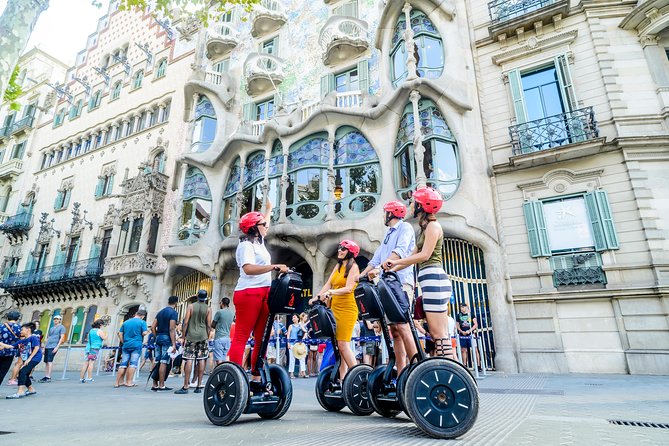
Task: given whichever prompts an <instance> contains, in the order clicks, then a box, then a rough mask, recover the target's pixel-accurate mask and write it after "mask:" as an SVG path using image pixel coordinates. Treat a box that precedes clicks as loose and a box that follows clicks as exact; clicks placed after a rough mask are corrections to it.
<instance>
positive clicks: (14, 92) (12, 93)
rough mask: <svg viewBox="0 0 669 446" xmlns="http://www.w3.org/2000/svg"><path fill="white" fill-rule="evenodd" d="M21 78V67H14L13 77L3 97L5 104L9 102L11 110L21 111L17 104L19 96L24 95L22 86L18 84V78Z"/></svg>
mask: <svg viewBox="0 0 669 446" xmlns="http://www.w3.org/2000/svg"><path fill="white" fill-rule="evenodd" d="M17 77H19V66H18V65H17V66H16V67H14V71H13V72H12V75H11V77H10V78H9V83H8V84H7V89H6V90H5V95H4V97H3V101H4V102H9V103H10V105H9V108H10V110H19V109H20V108H21V105H20V104H18V103H17V102H16V100H17V99H18V97H19V96H21V95H22V94H23V90H22V89H21V86H20V85H19V84H18V83H16V78H17Z"/></svg>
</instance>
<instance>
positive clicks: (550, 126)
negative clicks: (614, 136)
mask: <svg viewBox="0 0 669 446" xmlns="http://www.w3.org/2000/svg"><path fill="white" fill-rule="evenodd" d="M509 134H510V135H511V145H512V147H513V155H514V156H516V155H524V154H526V153H532V152H538V151H540V150H547V149H552V148H554V147H559V146H564V145H567V144H573V143H577V142H582V141H587V140H590V139H594V138H597V137H598V136H599V129H598V128H597V121H596V120H595V113H594V111H593V109H592V107H585V108H581V109H579V110H574V111H570V112H566V113H561V114H559V115H554V116H548V117H546V118H542V119H537V120H535V121H529V122H524V123H522V124H517V125H512V126H511V127H509Z"/></svg>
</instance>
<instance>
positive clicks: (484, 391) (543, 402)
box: [0, 374, 669, 446]
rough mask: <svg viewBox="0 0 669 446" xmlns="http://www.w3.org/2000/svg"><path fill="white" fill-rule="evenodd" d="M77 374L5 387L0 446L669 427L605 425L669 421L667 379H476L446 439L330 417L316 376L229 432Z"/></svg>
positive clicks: (566, 439) (625, 441)
mask: <svg viewBox="0 0 669 446" xmlns="http://www.w3.org/2000/svg"><path fill="white" fill-rule="evenodd" d="M59 376H60V375H59ZM76 378H77V377H76V376H75V375H70V379H67V380H59V379H55V380H54V381H53V382H52V383H49V384H37V385H36V387H37V391H38V394H37V395H35V396H31V397H27V398H24V399H21V400H5V399H4V396H5V395H8V394H10V393H13V391H14V390H15V387H9V386H6V385H3V386H2V387H1V388H0V398H2V399H0V445H2V446H12V445H31V446H32V445H34V446H41V445H45V446H47V445H49V446H52V445H77V444H81V445H117V444H130V445H139V444H142V445H152V446H153V445H177V444H179V445H181V444H187V445H189V446H195V445H214V444H217V445H219V444H224V445H260V444H262V445H286V446H288V445H289V446H296V445H307V444H313V445H337V446H339V445H361V444H364V445H370V446H372V445H378V444H383V445H384V446H390V445H403V446H409V445H437V444H442V445H443V444H449V445H451V444H452V445H481V446H484V445H485V446H488V445H513V446H515V445H526V444H527V445H529V444H532V445H583V444H587V445H625V446H627V445H634V446H637V445H669V429H661V428H651V427H629V426H617V425H613V424H610V423H609V422H608V421H607V420H610V419H615V420H631V421H643V422H654V423H667V424H669V377H649V376H626V375H503V374H493V375H489V376H488V377H487V378H485V379H482V380H480V381H479V389H480V392H481V410H480V412H479V417H478V420H477V422H476V424H475V425H474V428H473V429H472V430H471V431H470V432H469V433H467V434H466V435H465V436H463V437H462V438H460V439H458V440H456V441H449V442H445V441H440V440H434V439H431V438H429V437H426V436H425V435H424V434H423V433H422V432H421V431H420V430H419V429H418V428H416V427H415V426H414V424H413V423H412V422H411V421H410V420H409V419H408V418H407V417H405V416H404V415H401V416H398V417H397V418H396V419H384V418H382V417H380V416H377V415H371V416H368V417H357V416H354V415H352V414H350V413H349V412H348V411H347V410H346V409H345V410H344V411H342V412H340V413H328V412H325V411H323V410H322V409H321V408H320V406H319V405H318V403H317V402H316V398H315V396H314V390H313V389H314V384H315V379H314V378H310V379H297V380H294V381H293V383H294V391H295V395H294V398H293V404H292V405H291V408H290V410H289V411H288V413H287V414H286V415H285V416H284V417H283V418H282V419H280V420H275V421H264V420H261V419H260V418H259V417H258V416H257V415H243V416H242V417H241V418H240V420H239V421H238V422H237V423H236V424H234V425H232V426H229V427H217V426H213V425H212V424H210V423H209V421H208V420H207V418H206V416H205V414H204V410H203V405H202V395H201V394H200V395H197V394H193V393H190V394H188V395H174V394H173V393H154V392H151V391H148V390H147V391H144V390H143V389H144V387H143V382H138V384H140V385H139V387H135V388H120V389H114V388H113V387H112V385H113V378H112V377H111V376H102V375H101V376H99V377H96V382H94V383H90V384H81V383H80V382H79V380H78V379H76ZM144 379H146V374H143V375H142V376H141V380H142V381H143V380H144ZM169 385H171V386H172V387H175V388H178V385H179V383H178V382H177V379H171V380H170V383H169ZM5 432H10V433H5Z"/></svg>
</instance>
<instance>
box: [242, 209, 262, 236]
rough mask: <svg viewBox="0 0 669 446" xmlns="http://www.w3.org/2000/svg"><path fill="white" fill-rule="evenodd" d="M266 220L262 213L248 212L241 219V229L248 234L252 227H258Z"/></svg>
mask: <svg viewBox="0 0 669 446" xmlns="http://www.w3.org/2000/svg"><path fill="white" fill-rule="evenodd" d="M264 218H265V216H264V215H263V214H261V213H260V212H247V213H246V214H244V215H242V218H240V219H239V229H240V230H241V231H242V232H243V233H244V234H248V233H249V231H250V230H251V228H252V227H254V226H255V225H257V224H258V223H259V222H260V221H262V220H263V219H264Z"/></svg>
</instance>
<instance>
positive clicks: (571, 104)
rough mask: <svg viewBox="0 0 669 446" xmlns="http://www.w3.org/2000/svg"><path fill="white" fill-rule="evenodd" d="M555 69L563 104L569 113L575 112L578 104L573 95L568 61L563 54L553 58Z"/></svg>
mask: <svg viewBox="0 0 669 446" xmlns="http://www.w3.org/2000/svg"><path fill="white" fill-rule="evenodd" d="M555 69H556V70H555V71H556V72H557V75H558V82H559V83H560V90H561V92H562V99H563V102H564V103H565V104H566V105H567V107H568V109H569V110H570V111H572V110H576V109H577V108H578V104H577V102H576V96H575V94H574V86H573V82H572V78H571V72H570V70H569V61H568V60H567V56H566V55H565V54H561V55H559V56H557V57H556V58H555Z"/></svg>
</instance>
